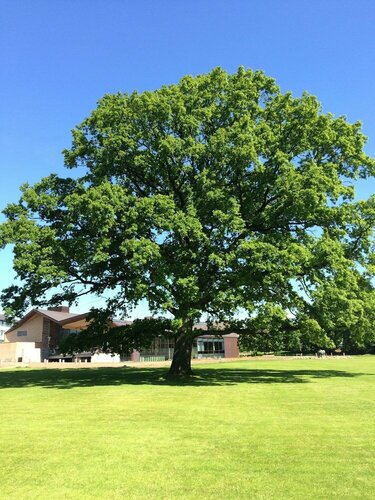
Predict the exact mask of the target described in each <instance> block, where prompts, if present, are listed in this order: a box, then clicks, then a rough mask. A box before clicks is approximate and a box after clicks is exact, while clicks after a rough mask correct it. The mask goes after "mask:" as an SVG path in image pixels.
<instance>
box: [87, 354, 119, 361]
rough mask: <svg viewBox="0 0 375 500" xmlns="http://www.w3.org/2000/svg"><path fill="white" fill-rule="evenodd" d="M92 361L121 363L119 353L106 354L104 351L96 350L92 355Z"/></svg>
mask: <svg viewBox="0 0 375 500" xmlns="http://www.w3.org/2000/svg"><path fill="white" fill-rule="evenodd" d="M91 362H92V363H119V362H120V355H119V354H106V353H104V352H96V353H95V354H93V355H92V357H91Z"/></svg>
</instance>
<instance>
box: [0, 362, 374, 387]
mask: <svg viewBox="0 0 375 500" xmlns="http://www.w3.org/2000/svg"><path fill="white" fill-rule="evenodd" d="M165 375H166V369H165V368H128V367H126V366H121V367H113V368H112V367H110V368H108V367H106V368H104V367H103V368H102V367H98V368H96V367H95V368H94V367H92V368H79V369H77V368H64V369H59V368H56V369H55V368H48V369H16V370H0V389H5V388H23V387H44V388H49V389H74V388H76V387H100V386H120V385H159V386H182V387H183V386H190V387H191V386H192V387H194V386H196V387H202V386H227V385H237V384H296V383H298V384H301V383H308V382H311V381H313V380H314V379H329V378H337V377H340V378H343V377H344V378H353V377H358V376H360V375H365V374H364V373H351V372H346V371H341V370H303V369H302V370H272V369H264V370H259V369H251V368H246V369H239V368H235V369H233V368H198V369H197V370H196V371H195V375H194V376H193V377H189V378H186V379H170V378H166V376H165Z"/></svg>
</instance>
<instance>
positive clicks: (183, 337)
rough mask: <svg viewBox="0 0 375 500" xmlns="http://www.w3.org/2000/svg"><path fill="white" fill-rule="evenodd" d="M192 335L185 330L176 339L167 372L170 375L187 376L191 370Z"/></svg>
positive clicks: (190, 373)
mask: <svg viewBox="0 0 375 500" xmlns="http://www.w3.org/2000/svg"><path fill="white" fill-rule="evenodd" d="M193 339H194V337H193V335H192V333H190V332H187V331H186V330H184V331H182V332H181V334H180V335H179V336H178V337H177V339H176V344H175V348H174V353H173V359H172V364H171V367H170V369H169V372H168V376H171V377H189V376H190V375H192V374H193V372H192V370H191V351H192V348H193Z"/></svg>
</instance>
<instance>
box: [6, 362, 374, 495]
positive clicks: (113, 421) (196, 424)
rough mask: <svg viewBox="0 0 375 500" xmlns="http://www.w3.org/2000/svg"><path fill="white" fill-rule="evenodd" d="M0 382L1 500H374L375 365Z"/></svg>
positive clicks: (90, 374) (119, 372)
mask: <svg viewBox="0 0 375 500" xmlns="http://www.w3.org/2000/svg"><path fill="white" fill-rule="evenodd" d="M195 370H196V374H197V377H196V378H195V379H194V380H192V381H190V382H185V383H173V382H171V381H165V380H164V379H163V377H162V376H163V373H164V372H165V368H141V369H136V368H122V367H114V368H94V367H90V368H80V369H79V368H76V369H75V368H70V369H69V368H64V369H26V368H18V369H13V370H7V369H1V370H0V416H1V427H0V464H1V466H0V498H1V500H3V499H13V498H20V499H29V498H42V499H55V498H56V499H57V498H58V499H60V498H64V499H93V498H99V499H101V498H103V499H120V498H121V499H123V498H126V499H128V498H131V499H133V498H134V499H135V498H137V499H143V498H145V499H146V498H150V499H152V498H158V499H159V498H160V499H174V498H181V499H206V498H207V499H208V498H210V499H211V498H212V499H242V498H243V499H245V498H246V499H253V498H255V499H257V498H264V499H274V498H275V499H283V498H288V499H293V498H298V499H308V498H311V499H331V498H348V499H349V498H350V499H352V498H361V499H366V498H368V499H370V498H371V499H372V498H374V494H375V493H374V492H375V377H374V375H375V356H373V357H371V356H365V357H352V358H347V359H326V360H317V359H311V360H308V359H307V360H306V359H295V360H283V359H280V360H275V361H264V360H259V361H258V360H256V361H238V362H233V363H221V364H220V363H216V364H210V365H200V366H199V367H196V369H195Z"/></svg>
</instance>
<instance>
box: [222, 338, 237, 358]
mask: <svg viewBox="0 0 375 500" xmlns="http://www.w3.org/2000/svg"><path fill="white" fill-rule="evenodd" d="M223 339H224V357H225V358H238V357H239V356H240V351H239V349H238V339H237V337H223Z"/></svg>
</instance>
